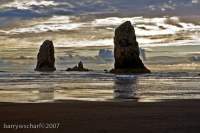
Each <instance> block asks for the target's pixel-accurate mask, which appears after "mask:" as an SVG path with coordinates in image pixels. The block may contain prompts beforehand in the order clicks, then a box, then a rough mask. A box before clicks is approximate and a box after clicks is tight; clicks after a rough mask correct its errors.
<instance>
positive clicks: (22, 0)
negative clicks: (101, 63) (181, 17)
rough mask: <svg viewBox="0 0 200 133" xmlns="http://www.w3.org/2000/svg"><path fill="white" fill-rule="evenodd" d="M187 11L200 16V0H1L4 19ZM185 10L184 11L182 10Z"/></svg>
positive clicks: (0, 6) (0, 9)
mask: <svg viewBox="0 0 200 133" xmlns="http://www.w3.org/2000/svg"><path fill="white" fill-rule="evenodd" d="M182 8H184V9H186V11H187V10H188V11H187V12H189V11H193V12H195V11H196V12H197V13H198V12H199V10H200V2H199V0H168V1H166V0H134V1H133V0H1V1H0V17H5V16H12V17H16V16H21V17H38V16H39V17H40V16H49V15H52V14H53V15H55V14H57V15H58V14H59V15H70V14H83V13H95V12H96V13H99V12H119V11H125V10H126V11H127V12H145V11H146V12H148V11H161V12H167V11H173V10H176V9H182ZM182 10H183V9H182Z"/></svg>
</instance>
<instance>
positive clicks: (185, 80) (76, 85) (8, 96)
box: [0, 72, 200, 102]
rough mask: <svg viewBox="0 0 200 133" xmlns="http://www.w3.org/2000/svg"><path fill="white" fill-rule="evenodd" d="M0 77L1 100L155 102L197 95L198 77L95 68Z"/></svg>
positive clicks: (199, 91) (199, 89)
mask: <svg viewBox="0 0 200 133" xmlns="http://www.w3.org/2000/svg"><path fill="white" fill-rule="evenodd" d="M175 75H176V76H175ZM0 79H1V82H0V102H54V101H57V100H84V101H124V100H134V101H135V100H137V101H139V102H157V101H162V100H168V99H199V98H200V88H199V86H200V82H199V81H200V77H198V76H196V74H195V73H176V74H174V73H162V74H160V73H152V74H147V75H137V76H136V75H135V76H134V75H117V76H116V75H112V74H104V73H97V72H90V73H68V72H62V74H61V73H59V72H58V73H49V74H48V73H34V74H33V73H29V74H23V73H21V74H20V73H19V74H8V73H7V75H6V76H5V73H4V76H2V77H1V78H0Z"/></svg>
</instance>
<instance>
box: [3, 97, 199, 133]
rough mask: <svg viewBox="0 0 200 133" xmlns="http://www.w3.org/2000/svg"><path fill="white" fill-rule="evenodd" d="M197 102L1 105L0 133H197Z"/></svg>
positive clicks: (65, 102) (76, 102) (80, 102)
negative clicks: (8, 126)
mask: <svg viewBox="0 0 200 133" xmlns="http://www.w3.org/2000/svg"><path fill="white" fill-rule="evenodd" d="M199 104H200V101H199V100H174V101H165V102H157V103H138V102H136V101H132V102H86V101H85V102H84V101H57V102H54V103H37V104H30V103H29V104H28V103H1V104H0V107H1V109H0V118H1V119H0V125H1V128H0V132H2V133H11V132H20V133H35V132H43V133H55V132H63V133H64V132H65V133H197V132H198V131H199V130H200V113H199V111H200V108H199V107H198V106H199ZM29 123H36V124H39V123H44V124H45V123H60V126H59V128H58V129H42V128H40V129H18V130H15V129H4V128H3V126H4V125H5V124H29Z"/></svg>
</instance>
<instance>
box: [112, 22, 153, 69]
mask: <svg viewBox="0 0 200 133" xmlns="http://www.w3.org/2000/svg"><path fill="white" fill-rule="evenodd" d="M139 56H140V50H139V46H138V42H137V40H136V35H135V30H134V27H133V26H132V24H131V22H130V21H127V22H125V23H123V24H121V25H120V26H119V27H118V28H117V29H116V30H115V37H114V57H115V68H114V69H113V70H111V73H150V70H149V69H147V68H146V67H145V66H144V64H143V62H142V60H141V59H140V57H139Z"/></svg>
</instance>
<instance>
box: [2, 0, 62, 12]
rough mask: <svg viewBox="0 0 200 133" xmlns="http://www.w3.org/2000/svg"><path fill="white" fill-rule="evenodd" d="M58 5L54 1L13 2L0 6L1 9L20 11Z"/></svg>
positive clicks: (29, 0) (25, 0) (31, 0)
mask: <svg viewBox="0 0 200 133" xmlns="http://www.w3.org/2000/svg"><path fill="white" fill-rule="evenodd" d="M58 5H59V3H57V2H55V1H50V0H49V1H46V0H15V1H12V2H9V3H6V4H3V5H1V8H16V9H21V10H27V9H31V8H32V7H33V6H39V7H48V6H58Z"/></svg>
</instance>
